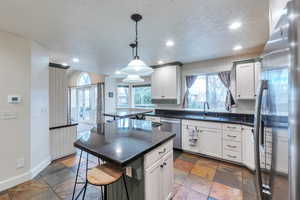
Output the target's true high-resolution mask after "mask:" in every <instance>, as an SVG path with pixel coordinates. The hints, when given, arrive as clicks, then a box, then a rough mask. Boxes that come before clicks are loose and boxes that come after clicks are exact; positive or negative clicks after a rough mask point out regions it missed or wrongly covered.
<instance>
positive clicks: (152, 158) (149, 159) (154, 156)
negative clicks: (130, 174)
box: [144, 140, 173, 168]
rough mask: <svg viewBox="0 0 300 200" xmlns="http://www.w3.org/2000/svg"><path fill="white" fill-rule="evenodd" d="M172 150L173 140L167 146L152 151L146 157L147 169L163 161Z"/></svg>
mask: <svg viewBox="0 0 300 200" xmlns="http://www.w3.org/2000/svg"><path fill="white" fill-rule="evenodd" d="M172 150H173V140H169V141H168V142H166V143H165V144H163V145H161V146H159V147H157V148H156V149H154V150H152V151H150V152H149V153H147V154H146V155H145V157H144V164H145V168H148V167H150V166H151V165H152V164H154V163H155V162H156V161H158V160H159V159H161V158H162V157H163V156H164V155H166V154H167V153H168V152H170V151H172Z"/></svg>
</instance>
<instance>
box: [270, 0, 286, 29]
mask: <svg viewBox="0 0 300 200" xmlns="http://www.w3.org/2000/svg"><path fill="white" fill-rule="evenodd" d="M288 1H289V0H269V3H270V6H269V22H270V34H271V33H272V32H273V31H274V29H275V26H276V24H277V22H278V21H279V18H280V16H281V14H282V12H283V10H284V8H285V7H286V4H287V2H288Z"/></svg>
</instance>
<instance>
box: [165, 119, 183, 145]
mask: <svg viewBox="0 0 300 200" xmlns="http://www.w3.org/2000/svg"><path fill="white" fill-rule="evenodd" d="M160 123H161V124H162V125H161V126H160V130H161V131H166V132H171V133H175V134H176V136H175V138H174V142H173V144H174V149H180V150H182V142H181V120H180V119H174V118H160Z"/></svg>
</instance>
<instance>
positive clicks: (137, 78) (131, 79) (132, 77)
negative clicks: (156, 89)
mask: <svg viewBox="0 0 300 200" xmlns="http://www.w3.org/2000/svg"><path fill="white" fill-rule="evenodd" d="M123 82H125V83H139V82H144V79H142V78H141V77H140V76H139V75H134V74H130V75H128V76H127V77H126V78H125V79H123Z"/></svg>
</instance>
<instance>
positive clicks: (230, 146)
mask: <svg viewBox="0 0 300 200" xmlns="http://www.w3.org/2000/svg"><path fill="white" fill-rule="evenodd" d="M227 146H228V147H229V148H236V146H232V145H227Z"/></svg>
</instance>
